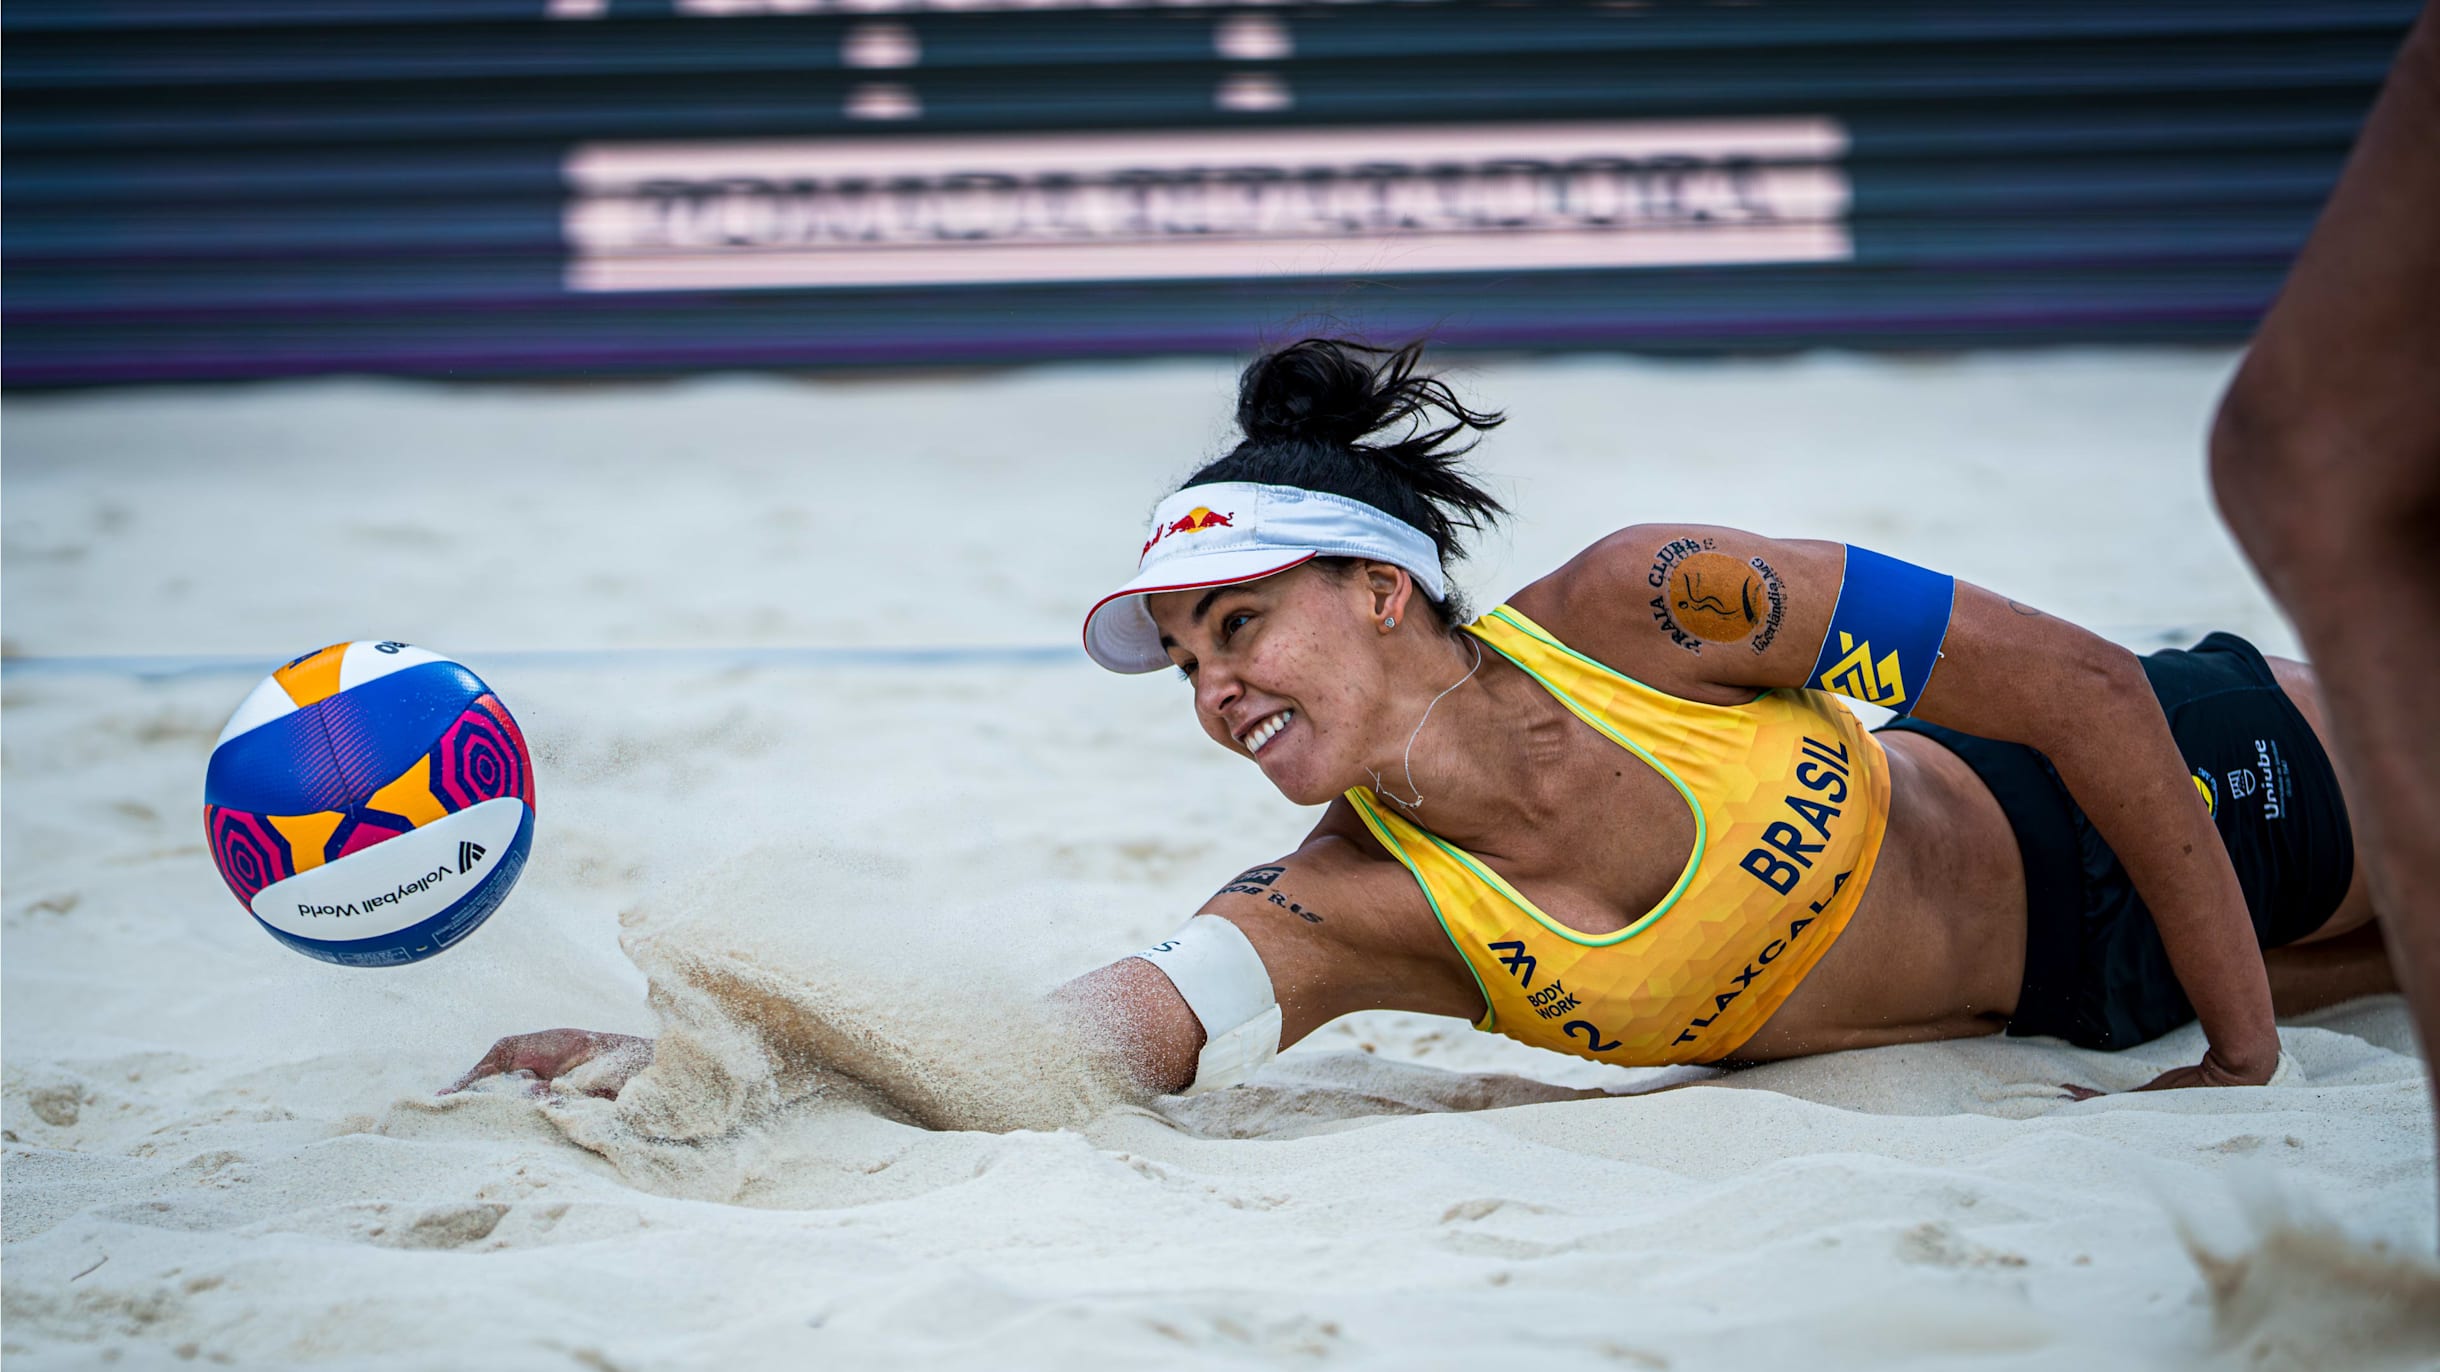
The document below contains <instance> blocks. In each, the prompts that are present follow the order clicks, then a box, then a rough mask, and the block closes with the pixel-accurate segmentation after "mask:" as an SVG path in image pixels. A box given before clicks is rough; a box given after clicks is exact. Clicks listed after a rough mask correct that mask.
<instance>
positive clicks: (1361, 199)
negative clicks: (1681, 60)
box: [564, 117, 1852, 291]
mask: <svg viewBox="0 0 2440 1372" xmlns="http://www.w3.org/2000/svg"><path fill="white" fill-rule="evenodd" d="M1845 149H1846V134H1845V131H1844V129H1842V128H1841V127H1840V125H1839V124H1838V122H1837V121H1835V120H1832V119H1827V118H1811V117H1805V118H1785V119H1744V120H1713V121H1700V122H1694V121H1686V122H1679V121H1669V122H1661V121H1632V122H1629V121H1619V122H1606V123H1568V124H1505V125H1453V126H1400V127H1390V128H1337V129H1269V130H1242V129H1238V130H1228V131H1208V132H1205V131H1181V132H1164V133H1104V134H1082V135H1076V134H1056V135H1032V134H1029V135H1023V136H979V137H928V136H918V137H886V138H884V137H867V138H853V139H846V138H842V139H826V140H786V141H779V140H773V141H756V142H718V143H712V142H705V143H622V144H588V145H584V146H581V147H579V148H577V149H576V150H574V151H573V152H572V153H571V154H570V155H569V157H568V160H567V162H566V165H565V169H564V170H565V176H566V181H567V183H568V186H569V188H570V196H571V198H570V200H569V202H568V205H567V207H566V212H565V215H564V229H565V234H566V239H567V243H568V248H569V265H568V284H569V285H570V287H571V288H572V289H575V290H581V291H657V290H697V289H713V290H730V289H737V288H751V287H823V286H894V285H949V284H961V283H972V284H980V283H1005V282H1030V281H1092V280H1142V279H1151V278H1244V277H1271V276H1351V275H1353V276H1371V275H1383V274H1395V273H1414V272H1462V271H1515V270H1520V269H1536V268H1546V269H1556V268H1586V267H1663V266H1692V265H1711V264H1723V263H1743V262H1823V261H1839V260H1844V259H1846V258H1848V257H1849V256H1851V255H1852V244H1851V240H1850V238H1849V235H1848V231H1847V219H1846V216H1847V207H1848V187H1847V178H1846V174H1845V171H1844V169H1843V167H1842V166H1841V163H1840V160H1839V159H1840V158H1841V156H1842V155H1843V154H1844V152H1845Z"/></svg>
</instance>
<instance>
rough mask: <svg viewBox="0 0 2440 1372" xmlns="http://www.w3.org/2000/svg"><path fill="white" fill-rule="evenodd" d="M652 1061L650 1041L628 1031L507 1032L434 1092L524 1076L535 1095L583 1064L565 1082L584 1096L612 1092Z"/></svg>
mask: <svg viewBox="0 0 2440 1372" xmlns="http://www.w3.org/2000/svg"><path fill="white" fill-rule="evenodd" d="M651 1065H652V1040H651V1039H648V1038H638V1037H637V1036H635V1035H633V1034H609V1033H602V1032H599V1031H597V1030H592V1029H542V1030H537V1031H535V1032H534V1033H531V1034H511V1035H509V1036H508V1037H507V1038H504V1039H502V1040H500V1041H499V1042H498V1043H495V1044H493V1045H492V1046H491V1051H490V1052H488V1053H485V1054H484V1055H483V1060H482V1061H481V1062H478V1063H476V1064H475V1065H474V1066H472V1067H469V1068H467V1069H466V1074H465V1075H464V1076H462V1077H459V1078H458V1079H457V1080H456V1081H454V1082H451V1083H450V1084H449V1085H448V1086H447V1087H444V1088H443V1089H442V1090H441V1092H440V1094H441V1095H444V1096H445V1095H448V1094H449V1093H450V1092H452V1091H463V1090H465V1089H466V1088H467V1087H469V1086H472V1085H474V1084H475V1083H476V1082H478V1081H481V1080H482V1079H483V1078H485V1077H493V1076H503V1075H507V1076H520V1075H521V1076H525V1077H527V1078H528V1079H529V1080H530V1082H531V1085H530V1086H529V1087H528V1088H527V1089H528V1091H529V1092H530V1093H531V1094H534V1095H540V1094H542V1093H543V1092H544V1091H546V1090H548V1089H549V1087H550V1084H551V1083H552V1082H555V1081H558V1080H559V1079H561V1078H563V1077H566V1076H568V1075H569V1074H571V1073H573V1072H576V1071H577V1070H578V1069H579V1068H588V1069H590V1070H588V1071H586V1072H585V1073H584V1075H583V1076H582V1077H581V1078H579V1079H578V1080H576V1081H573V1082H570V1083H569V1087H570V1089H573V1090H577V1091H581V1092H583V1093H584V1094H586V1095H589V1096H616V1095H617V1094H618V1093H619V1088H620V1087H622V1086H625V1085H626V1084H627V1080H628V1078H630V1077H633V1076H634V1075H635V1074H636V1073H638V1072H641V1071H643V1070H644V1069H645V1068H647V1067H649V1066H651Z"/></svg>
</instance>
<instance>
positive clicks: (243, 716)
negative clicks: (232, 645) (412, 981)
mask: <svg viewBox="0 0 2440 1372" xmlns="http://www.w3.org/2000/svg"><path fill="white" fill-rule="evenodd" d="M203 802H204V808H203V813H204V825H205V829H206V832H207V833H208V835H209V836H210V840H211V846H212V858H213V861H214V862H216V863H218V864H219V866H220V875H221V877H222V879H223V880H225V881H227V882H228V883H229V889H230V890H231V891H232V892H234V893H236V896H237V898H238V900H239V901H240V902H242V903H243V904H244V905H245V907H246V909H247V910H249V911H250V912H252V914H253V915H254V918H255V920H256V922H258V923H259V924H261V925H262V927H263V928H264V929H265V930H267V931H268V932H269V933H270V934H271V936H272V937H273V938H276V939H278V940H279V941H280V942H282V943H285V944H287V945H288V946H289V947H291V948H293V949H295V950H297V951H298V952H300V953H303V954H305V955H306V956H308V957H315V958H320V959H322V960H323V961H325V962H335V963H340V964H342V965H345V966H352V967H381V966H393V965H396V964H399V963H407V962H416V961H419V960H421V959H423V958H427V957H430V956H432V955H433V954H435V953H438V952H440V951H441V950H442V949H444V948H448V947H450V946H452V945H454V944H456V943H457V942H458V941H459V940H461V939H463V938H464V937H466V935H468V934H470V933H472V932H474V930H475V928H476V927H477V926H479V925H481V924H482V923H483V921H484V920H485V919H487V918H489V917H490V915H491V912H492V911H493V910H495V909H497V908H499V905H500V902H501V900H502V899H504V898H505V897H506V896H507V895H508V892H509V888H510V887H512V886H514V885H516V883H517V876H518V874H519V873H520V872H522V871H523V870H524V868H525V858H526V852H527V849H528V848H529V847H530V846H531V845H532V842H533V836H534V769H533V764H532V760H531V758H530V757H529V756H528V754H527V752H526V747H525V735H524V734H523V733H522V732H520V731H519V730H518V728H517V721H516V720H515V719H514V718H512V717H510V715H509V713H508V707H507V706H505V705H503V704H501V703H500V698H499V697H498V696H496V695H494V694H493V693H492V690H491V688H490V687H489V686H486V685H484V684H483V679H482V678H481V677H478V676H476V675H475V674H474V673H473V672H471V671H468V670H467V669H466V668H465V667H464V666H463V665H461V664H459V663H456V662H452V661H450V660H449V659H448V658H445V657H442V656H440V655H439V654H437V653H432V652H427V651H425V650H424V649H421V648H417V647H413V646H411V645H408V644H404V643H394V642H379V643H335V644H332V645H331V646H330V647H327V648H324V649H322V650H320V651H319V652H314V653H308V654H306V655H305V656H303V657H300V658H298V659H296V660H295V661H294V662H291V663H289V664H288V665H286V666H284V667H282V668H280V669H279V670H278V671H276V672H273V673H272V674H271V675H269V676H267V677H265V678H263V680H262V681H261V682H260V683H259V684H257V685H256V686H255V688H254V690H253V692H252V693H251V694H249V695H248V696H247V697H246V699H245V702H244V703H243V704H241V705H239V706H238V707H237V713H236V714H234V715H232V716H230V718H229V723H228V727H226V728H224V729H222V730H221V732H220V740H219V742H217V743H216V744H214V745H213V748H212V762H211V766H210V767H209V769H208V770H207V771H206V773H205V776H204V783H203Z"/></svg>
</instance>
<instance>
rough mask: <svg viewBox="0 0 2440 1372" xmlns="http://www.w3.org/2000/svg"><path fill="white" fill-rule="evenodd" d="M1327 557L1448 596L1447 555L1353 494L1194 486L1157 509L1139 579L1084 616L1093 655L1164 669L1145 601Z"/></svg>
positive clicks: (1111, 664) (1127, 668)
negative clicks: (1443, 558) (1370, 564)
mask: <svg viewBox="0 0 2440 1372" xmlns="http://www.w3.org/2000/svg"><path fill="white" fill-rule="evenodd" d="M1317 557H1361V558H1368V559H1370V560H1372V561H1375V562H1387V563H1390V564H1392V565H1394V566H1399V567H1404V568H1406V570H1407V573H1408V574H1409V575H1411V576H1413V577H1414V578H1415V584H1416V585H1418V586H1421V587H1422V588H1423V590H1424V592H1425V594H1427V595H1429V596H1430V597H1431V598H1432V599H1434V600H1445V599H1447V598H1448V582H1447V580H1446V578H1444V577H1443V576H1442V575H1441V572H1440V550H1439V549H1438V548H1436V547H1434V546H1433V544H1432V540H1431V539H1429V538H1427V537H1425V536H1424V533H1423V531H1422V530H1421V529H1418V528H1416V527H1415V526H1414V525H1412V524H1409V523H1407V522H1406V521H1405V520H1402V519H1397V518H1394V517H1392V516H1390V515H1387V514H1384V513H1382V512H1381V511H1380V510H1377V509H1375V508H1373V507H1372V506H1370V505H1367V504H1365V503H1364V502H1363V501H1361V500H1350V499H1348V498H1347V497H1346V496H1343V495H1331V494H1328V493H1327V492H1323V491H1308V490H1303V489H1301V488H1299V487H1295V486H1261V485H1256V484H1255V483H1253V482H1250V481H1216V482H1213V483H1211V484H1209V485H1204V486H1189V487H1187V488H1186V489H1185V490H1182V491H1180V492H1178V493H1177V494H1176V495H1173V496H1171V497H1169V498H1168V499H1167V500H1164V501H1162V502H1161V505H1160V508H1159V509H1157V510H1154V511H1153V512H1152V531H1151V533H1150V535H1149V536H1148V537H1147V538H1146V539H1145V540H1144V548H1143V555H1142V557H1141V559H1140V560H1139V561H1138V562H1137V563H1136V570H1135V576H1134V577H1133V578H1132V579H1130V580H1129V581H1128V582H1127V584H1126V585H1124V586H1121V587H1119V588H1118V589H1117V590H1115V591H1112V592H1111V593H1110V594H1108V595H1106V596H1103V597H1102V598H1101V602H1100V603H1099V604H1097V605H1095V606H1094V607H1093V610H1092V613H1090V614H1088V615H1086V616H1085V617H1084V650H1085V652H1086V653H1088V654H1089V655H1091V657H1092V659H1093V660H1094V661H1095V662H1098V663H1100V664H1101V665H1102V666H1104V667H1107V668H1109V669H1110V670H1111V671H1113V672H1157V671H1159V670H1160V669H1161V668H1163V667H1166V666H1168V665H1169V654H1167V653H1165V652H1163V651H1161V631H1160V629H1159V627H1158V626H1156V625H1154V624H1153V622H1152V612H1151V611H1150V610H1148V609H1146V608H1145V607H1144V597H1146V596H1149V595H1158V594H1160V593H1161V592H1163V591H1192V590H1199V589H1201V588H1203V587H1206V586H1230V585H1234V584H1236V583H1237V582H1240V581H1254V580H1257V579H1259V578H1261V577H1266V576H1270V575H1273V574H1274V573H1278V572H1284V571H1286V570H1288V569H1289V568H1290V567H1294V566H1297V565H1299V564H1302V563H1306V562H1311V561H1312V560H1313V559H1315V558H1317Z"/></svg>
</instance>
